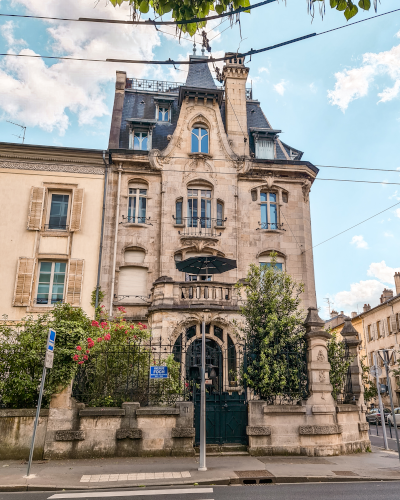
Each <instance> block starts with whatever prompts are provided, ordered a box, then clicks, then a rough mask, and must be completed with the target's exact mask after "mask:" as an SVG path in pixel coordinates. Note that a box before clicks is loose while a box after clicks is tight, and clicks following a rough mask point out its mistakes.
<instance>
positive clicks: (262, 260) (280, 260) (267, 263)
mask: <svg viewBox="0 0 400 500" xmlns="http://www.w3.org/2000/svg"><path fill="white" fill-rule="evenodd" d="M270 254H271V252H267V253H265V254H261V255H260V256H259V257H258V262H259V264H260V267H261V269H262V268H263V267H271V265H272V264H271V260H272V257H271V255H270ZM275 267H276V269H278V270H279V271H284V270H285V257H283V256H282V255H277V256H276V264H275Z"/></svg>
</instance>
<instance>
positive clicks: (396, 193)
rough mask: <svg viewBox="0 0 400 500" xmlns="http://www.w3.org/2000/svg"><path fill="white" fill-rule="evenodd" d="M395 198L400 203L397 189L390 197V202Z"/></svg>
mask: <svg viewBox="0 0 400 500" xmlns="http://www.w3.org/2000/svg"><path fill="white" fill-rule="evenodd" d="M393 198H394V199H395V200H399V201H400V196H399V193H398V191H397V189H396V191H395V192H394V193H393V194H392V195H391V196H389V200H391V199H393Z"/></svg>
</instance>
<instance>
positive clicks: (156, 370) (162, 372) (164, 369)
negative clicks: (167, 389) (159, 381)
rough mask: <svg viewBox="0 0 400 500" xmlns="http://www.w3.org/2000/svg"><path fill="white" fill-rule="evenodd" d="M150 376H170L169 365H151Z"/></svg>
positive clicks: (153, 377) (154, 377)
mask: <svg viewBox="0 0 400 500" xmlns="http://www.w3.org/2000/svg"><path fill="white" fill-rule="evenodd" d="M150 378H151V379H156V378H168V366H150Z"/></svg>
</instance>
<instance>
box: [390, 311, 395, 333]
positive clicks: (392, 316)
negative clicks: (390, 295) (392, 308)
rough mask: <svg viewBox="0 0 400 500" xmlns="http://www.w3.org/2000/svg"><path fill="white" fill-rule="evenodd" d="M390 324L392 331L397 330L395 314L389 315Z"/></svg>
mask: <svg viewBox="0 0 400 500" xmlns="http://www.w3.org/2000/svg"><path fill="white" fill-rule="evenodd" d="M390 326H391V328H392V333H394V332H397V324H396V315H395V314H391V315H390Z"/></svg>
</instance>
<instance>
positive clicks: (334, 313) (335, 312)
mask: <svg viewBox="0 0 400 500" xmlns="http://www.w3.org/2000/svg"><path fill="white" fill-rule="evenodd" d="M337 315H338V312H337V311H335V310H334V309H332V311H331V318H334V317H335V316H337Z"/></svg>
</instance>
